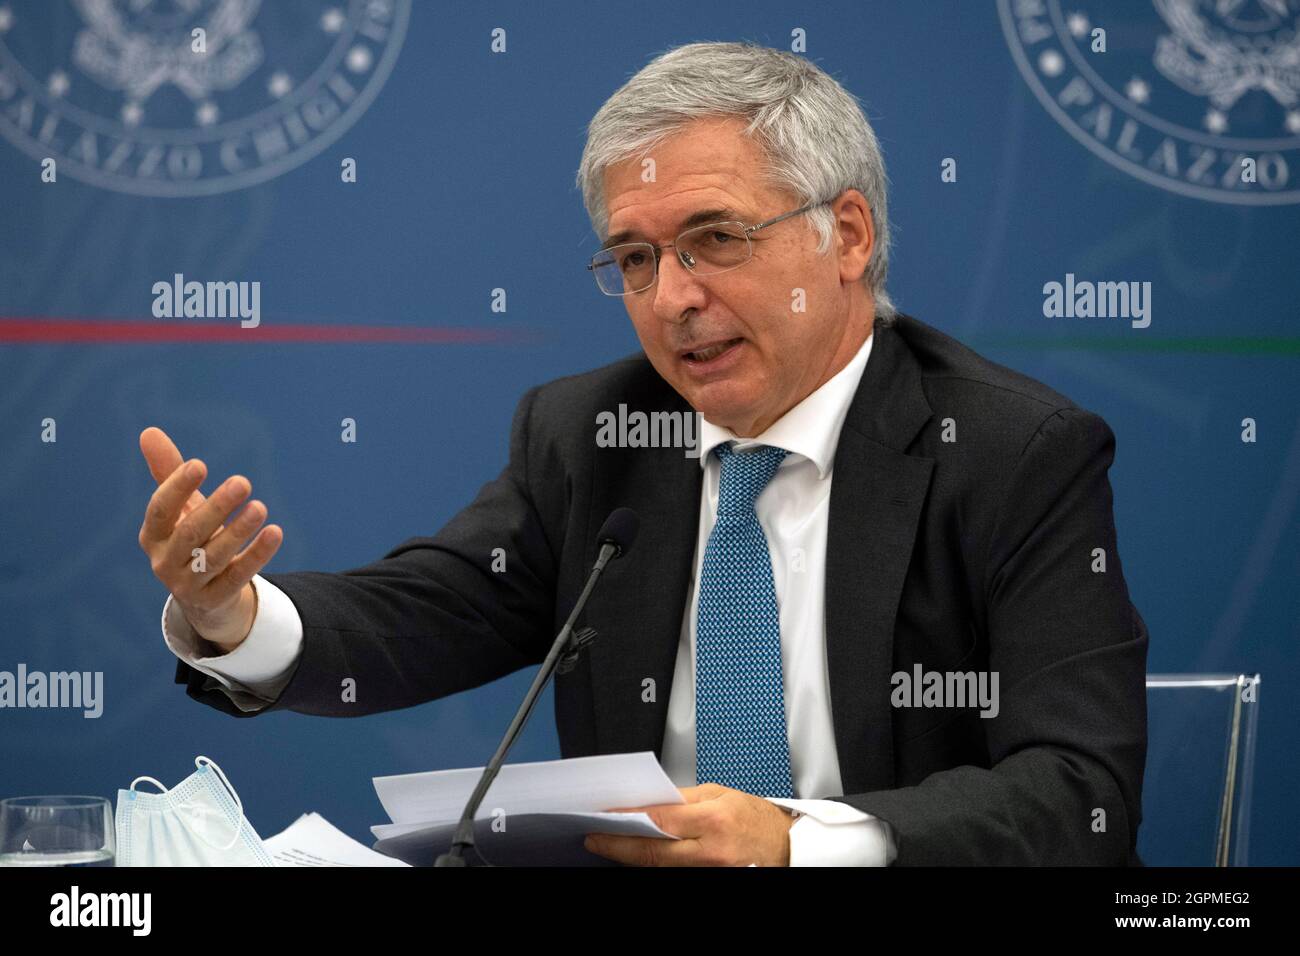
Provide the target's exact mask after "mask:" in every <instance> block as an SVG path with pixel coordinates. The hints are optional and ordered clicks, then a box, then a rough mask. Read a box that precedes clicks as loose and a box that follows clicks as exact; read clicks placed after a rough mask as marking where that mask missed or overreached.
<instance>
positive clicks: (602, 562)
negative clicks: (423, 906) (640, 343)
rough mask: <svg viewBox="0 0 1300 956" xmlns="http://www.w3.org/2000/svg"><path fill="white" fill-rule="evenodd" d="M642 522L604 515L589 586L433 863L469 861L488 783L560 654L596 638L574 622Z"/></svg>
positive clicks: (569, 658) (618, 513) (619, 512)
mask: <svg viewBox="0 0 1300 956" xmlns="http://www.w3.org/2000/svg"><path fill="white" fill-rule="evenodd" d="M640 526H641V519H640V518H638V517H637V513H636V512H635V511H633V510H632V509H631V508H615V509H614V510H613V511H612V512H611V513H610V515H609V517H608V518H606V519H605V523H604V524H603V525H601V526H600V534H599V535H597V537H596V541H597V543H598V544H599V545H600V554H599V555H598V556H597V557H596V563H595V565H594V566H593V567H592V569H591V574H590V575H588V577H587V586H586V587H584V588H583V589H582V593H581V594H580V595H578V602H577V603H576V604H575V605H574V606H573V610H572V611H571V612H570V613H569V617H568V620H566V621H565V622H564V627H562V628H560V633H559V634H557V635H556V637H555V643H554V644H552V645H551V651H550V653H549V654H547V655H546V660H544V661H542V667H541V670H539V671H538V672H537V676H536V677H535V678H533V684H532V686H531V687H529V688H528V693H527V694H526V695H524V702H523V703H522V704H520V705H519V710H517V711H516V712H515V718H514V720H512V721H511V722H510V727H509V728H508V729H507V730H506V734H505V736H504V737H503V738H501V743H500V745H499V746H498V747H497V752H496V753H495V754H493V755H492V759H491V760H489V761H488V765H487V766H486V767H484V768H483V775H482V776H481V777H479V780H478V784H477V786H475V787H474V792H473V793H472V794H470V798H469V803H467V804H466V805H465V810H464V812H463V813H462V814H461V816H460V822H459V823H458V824H456V834H455V839H453V841H452V844H451V848H450V849H449V850H448V851H447V852H446V853H443V854H442V855H441V856H439V857H438V859H437V860H436V861H435V862H434V864H433V865H434V866H467V865H468V864H467V863H466V862H465V851H466V850H467V849H472V848H473V846H474V814H475V813H477V812H478V808H479V805H480V804H482V802H483V798H484V797H486V796H487V792H488V787H490V786H492V781H493V780H495V779H496V776H497V773H498V772H499V771H500V770H501V764H503V763H504V762H505V759H506V754H507V753H509V751H510V748H511V746H513V745H514V742H515V738H517V737H518V736H519V734H520V732H521V731H522V730H523V729H524V724H526V723H527V722H528V718H529V717H530V716H531V715H532V712H533V707H534V705H535V704H536V703H537V698H538V697H540V696H541V693H542V688H544V687H545V686H546V683H547V681H549V680H550V679H551V674H552V673H554V672H555V669H556V665H557V664H558V663H559V662H560V657H561V655H562V654H563V655H565V660H564V664H565V666H564V667H563V668H562V670H565V671H567V670H569V669H570V668H571V667H572V666H573V663H574V662H575V661H576V660H577V655H578V653H579V652H580V651H581V650H582V648H584V647H585V646H587V645H588V644H590V643H591V641H592V640H593V639H594V638H595V636H596V632H595V631H594V630H593V629H592V628H589V627H584V628H583V629H582V630H581V631H579V632H578V634H576V635H575V634H574V633H573V622H574V621H575V620H577V618H578V615H579V614H581V613H582V609H583V608H584V607H586V605H587V598H589V597H590V596H591V592H592V590H593V589H594V588H595V587H596V581H597V580H598V579H599V578H600V572H602V571H604V570H605V566H606V565H607V564H609V562H610V561H612V560H613V559H614V558H621V557H622V556H623V555H625V554H627V552H628V551H629V550H630V549H631V547H632V542H634V541H635V540H636V533H637V529H638V528H640ZM485 862H486V861H485Z"/></svg>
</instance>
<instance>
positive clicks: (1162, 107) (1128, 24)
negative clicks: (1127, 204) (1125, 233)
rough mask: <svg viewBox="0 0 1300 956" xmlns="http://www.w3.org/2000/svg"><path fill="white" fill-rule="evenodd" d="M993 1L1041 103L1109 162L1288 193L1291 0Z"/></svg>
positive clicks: (1292, 101) (1299, 27)
mask: <svg viewBox="0 0 1300 956" xmlns="http://www.w3.org/2000/svg"><path fill="white" fill-rule="evenodd" d="M998 14H999V16H1000V18H1001V21H1002V29H1003V33H1004V34H1005V36H1006V39H1007V43H1008V45H1009V46H1010V48H1011V54H1012V56H1013V58H1014V59H1015V62H1016V65H1017V66H1018V67H1019V69H1020V72H1021V74H1022V75H1023V76H1024V78H1025V81H1026V82H1027V83H1028V84H1029V87H1030V89H1032V90H1033V91H1034V94H1035V95H1036V96H1037V97H1038V99H1039V101H1040V102H1041V103H1042V105H1043V106H1044V107H1045V108H1046V110H1047V112H1048V113H1050V114H1051V115H1052V117H1053V118H1054V119H1055V120H1056V121H1057V122H1058V123H1060V124H1061V125H1062V126H1063V127H1064V128H1065V129H1066V130H1067V131H1068V132H1069V133H1070V135H1072V136H1073V137H1074V138H1075V139H1077V140H1079V142H1081V143H1083V145H1085V146H1087V147H1088V149H1090V150H1092V152H1094V153H1095V154H1097V155H1098V156H1100V157H1101V158H1102V159H1104V160H1106V162H1108V163H1110V164H1111V165H1112V166H1115V167H1117V168H1119V169H1121V170H1123V171H1125V172H1127V173H1129V174H1130V175H1133V176H1136V177H1137V178H1138V179H1140V180H1142V181H1144V182H1146V183H1149V184H1151V185H1154V186H1159V187H1161V188H1163V189H1168V190H1171V191H1172V192H1176V193H1180V194H1182V195H1185V196H1194V197H1197V198H1200V199H1209V200H1213V201H1216V202H1226V203H1241V204H1247V205H1281V204H1286V203H1295V202H1300V0H1080V2H1077V3H1071V2H1069V0H998ZM1099 47H1101V48H1103V49H1099Z"/></svg>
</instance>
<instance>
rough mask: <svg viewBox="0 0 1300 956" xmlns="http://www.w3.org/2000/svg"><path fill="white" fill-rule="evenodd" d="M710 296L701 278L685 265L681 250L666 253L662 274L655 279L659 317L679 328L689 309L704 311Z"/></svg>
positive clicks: (672, 249) (656, 309)
mask: <svg viewBox="0 0 1300 956" xmlns="http://www.w3.org/2000/svg"><path fill="white" fill-rule="evenodd" d="M687 256H688V257H689V253H687ZM706 294H707V293H706V290H705V288H704V284H703V283H702V282H700V277H699V276H697V275H696V274H695V273H694V272H692V271H691V270H690V269H688V268H686V266H685V265H683V264H682V260H681V259H680V258H679V255H678V252H677V249H676V248H675V247H670V248H668V249H665V250H664V251H663V255H662V256H661V257H660V259H659V274H658V275H657V276H656V277H655V286H654V311H655V315H657V316H658V317H659V318H660V319H662V320H663V321H665V322H671V323H673V324H678V325H679V324H681V322H682V316H684V315H685V314H686V313H687V310H688V309H695V310H699V309H700V307H701V306H702V305H703V301H702V300H703V298H704V296H705V295H706Z"/></svg>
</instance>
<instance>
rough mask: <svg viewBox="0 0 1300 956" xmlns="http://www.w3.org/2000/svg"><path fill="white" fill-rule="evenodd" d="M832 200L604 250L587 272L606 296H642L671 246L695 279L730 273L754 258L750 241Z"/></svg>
mask: <svg viewBox="0 0 1300 956" xmlns="http://www.w3.org/2000/svg"><path fill="white" fill-rule="evenodd" d="M830 202H831V200H829V199H827V200H823V201H822V202H815V203H810V204H808V205H807V206H804V207H803V208H802V209H796V210H794V211H793V212H787V213H785V214H784V215H780V216H777V217H776V218H775V219H769V220H767V221H766V222H760V223H758V224H757V225H755V226H747V225H745V224H744V223H743V222H736V221H728V222H711V223H708V224H707V225H703V226H695V227H693V228H691V229H687V230H686V231H685V232H683V233H682V234H681V235H680V236H678V237H677V239H676V241H675V242H668V243H664V245H662V246H656V245H654V244H653V243H649V242H625V243H621V244H619V245H617V246H610V247H609V248H608V249H602V250H600V252H598V253H596V254H595V255H594V256H592V257H591V263H590V264H589V265H588V266H587V268H588V269H590V270H591V271H592V273H593V274H594V275H595V276H596V285H598V286H600V291H601V292H603V293H605V295H628V294H629V293H632V292H643V291H645V290H646V289H648V288H650V286H652V285H654V281H655V277H656V276H658V274H659V258H660V251H661V250H663V249H666V248H667V247H668V246H672V247H673V248H674V249H676V250H677V258H678V260H680V261H681V264H682V265H684V266H685V267H686V268H688V269H690V270H691V271H692V272H693V273H695V274H696V275H701V276H711V275H717V274H718V273H720V272H729V271H730V270H732V269H735V268H736V267H738V266H743V265H744V264H745V263H746V262H748V261H749V260H750V258H751V257H752V256H753V255H754V244H753V243H752V242H750V241H749V237H750V236H751V235H752V234H754V233H756V232H758V230H760V229H766V228H767V227H768V226H771V225H774V224H776V223H778V222H780V221H781V220H783V219H789V218H790V217H791V216H797V215H799V214H800V213H805V212H807V211H808V210H810V209H816V208H817V207H818V206H825V205H827V204H828V203H830Z"/></svg>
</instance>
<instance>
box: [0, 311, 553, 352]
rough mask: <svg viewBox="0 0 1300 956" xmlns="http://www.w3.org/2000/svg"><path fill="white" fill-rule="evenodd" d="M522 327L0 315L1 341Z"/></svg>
mask: <svg viewBox="0 0 1300 956" xmlns="http://www.w3.org/2000/svg"><path fill="white" fill-rule="evenodd" d="M537 338H538V335H537V333H536V332H531V331H528V330H523V329H504V328H469V327H451V326H415V325H412V326H392V325H389V326H383V325H302V324H296V325H285V324H282V323H275V324H262V325H258V326H257V327H255V328H249V329H245V328H242V327H241V326H240V324H239V321H238V320H237V319H231V320H229V321H227V322H176V321H169V320H163V321H160V320H157V319H154V320H142V319H54V318H48V317H31V316H13V317H7V318H0V342H33V343H41V342H121V343H132V342H241V343H246V344H250V343H265V342H378V343H383V342H407V343H426V344H452V345H478V344H487V343H517V342H526V341H535V340H536V339H537Z"/></svg>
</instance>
